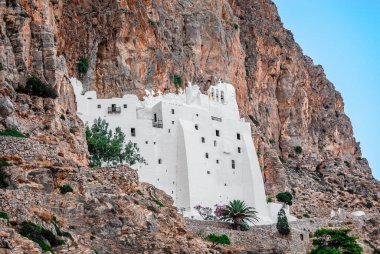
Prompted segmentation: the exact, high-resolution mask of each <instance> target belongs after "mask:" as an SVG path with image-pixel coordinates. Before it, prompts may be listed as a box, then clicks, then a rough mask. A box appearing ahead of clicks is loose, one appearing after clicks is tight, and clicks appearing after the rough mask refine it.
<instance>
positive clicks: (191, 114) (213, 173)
mask: <svg viewBox="0 0 380 254" xmlns="http://www.w3.org/2000/svg"><path fill="white" fill-rule="evenodd" d="M71 83H72V85H73V87H74V92H75V96H76V102H77V114H78V116H79V117H80V118H81V119H82V120H83V122H84V123H88V124H92V122H93V121H94V120H95V119H96V118H99V117H100V118H103V119H105V120H106V121H107V122H108V123H109V125H110V127H111V128H116V127H120V128H121V129H122V130H123V132H124V133H125V134H126V139H127V140H126V141H127V142H128V141H129V140H131V141H132V142H133V143H136V144H137V146H138V147H139V148H140V154H141V155H142V156H143V157H144V158H145V160H146V162H147V164H146V165H145V164H141V165H135V168H136V169H137V170H138V173H139V177H140V179H141V180H142V181H145V182H148V183H151V184H153V185H155V186H156V187H158V188H160V189H162V190H164V191H165V192H166V193H167V194H169V195H171V196H172V197H173V199H174V202H175V205H176V206H177V207H178V208H179V210H180V211H182V212H183V213H184V215H185V216H188V217H194V218H198V214H197V211H196V210H195V209H194V207H195V206H196V205H201V206H204V207H214V206H215V205H216V204H221V205H222V204H227V203H228V202H229V201H231V200H234V199H240V200H244V201H245V202H246V203H247V205H249V206H253V207H255V209H256V210H257V211H258V215H259V218H260V222H259V224H270V223H273V222H275V221H276V218H277V212H278V210H279V209H277V208H278V207H274V206H273V205H271V206H270V207H269V206H268V204H267V203H266V196H265V190H264V182H263V178H262V175H261V170H260V165H259V162H258V159H257V155H256V150H255V147H254V145H253V141H252V136H251V127H250V124H249V123H247V122H245V121H242V120H241V118H240V115H239V110H238V105H237V102H236V98H235V97H236V95H235V89H234V87H233V86H232V85H231V84H227V83H219V84H217V85H215V86H211V87H210V89H209V90H208V93H207V94H202V93H201V92H200V89H199V87H198V86H196V85H191V84H189V86H188V87H186V89H185V93H179V94H165V95H162V94H161V93H160V92H159V93H158V95H157V96H155V95H154V93H153V92H151V91H147V96H146V97H145V98H144V100H143V101H140V100H139V99H138V98H137V96H135V95H125V96H123V97H122V98H111V99H98V98H97V95H96V92H95V91H88V92H86V93H83V88H82V84H81V83H80V82H79V81H78V80H77V79H75V78H72V79H71Z"/></svg>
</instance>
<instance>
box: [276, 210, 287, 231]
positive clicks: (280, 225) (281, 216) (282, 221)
mask: <svg viewBox="0 0 380 254" xmlns="http://www.w3.org/2000/svg"><path fill="white" fill-rule="evenodd" d="M276 228H277V230H278V232H279V233H280V234H281V235H288V234H289V233H290V227H289V223H288V218H286V214H285V210H284V209H282V208H281V209H280V211H279V212H278V217H277V225H276Z"/></svg>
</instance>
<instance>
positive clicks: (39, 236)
mask: <svg viewBox="0 0 380 254" xmlns="http://www.w3.org/2000/svg"><path fill="white" fill-rule="evenodd" d="M20 235H22V236H24V237H26V238H28V239H30V240H32V241H34V242H36V243H37V244H38V245H40V247H41V249H43V250H45V251H50V252H53V251H52V249H51V247H55V246H59V245H62V244H64V243H65V241H63V240H60V239H58V238H57V237H56V236H55V235H54V234H53V232H51V231H50V230H48V229H45V228H43V227H41V226H39V225H36V224H34V223H33V222H30V221H23V222H22V223H21V228H20ZM45 241H47V242H49V244H50V246H49V245H48V244H46V243H45Z"/></svg>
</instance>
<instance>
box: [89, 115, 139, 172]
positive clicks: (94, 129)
mask: <svg viewBox="0 0 380 254" xmlns="http://www.w3.org/2000/svg"><path fill="white" fill-rule="evenodd" d="M108 126H109V125H108V123H107V122H106V121H105V120H102V119H101V118H98V119H96V120H95V121H94V124H93V125H92V126H91V127H88V126H87V128H86V139H87V145H88V151H89V153H90V155H91V157H90V164H89V166H90V167H100V166H101V165H102V163H106V164H111V165H116V164H122V163H127V164H129V165H131V166H132V165H134V164H136V163H138V162H139V163H145V159H144V158H143V157H142V156H141V155H140V154H139V148H138V147H137V146H136V145H135V144H133V143H132V142H131V141H129V142H128V143H127V144H126V145H124V141H125V134H124V133H123V132H122V130H121V129H120V128H116V130H115V132H113V131H112V130H110V129H108Z"/></svg>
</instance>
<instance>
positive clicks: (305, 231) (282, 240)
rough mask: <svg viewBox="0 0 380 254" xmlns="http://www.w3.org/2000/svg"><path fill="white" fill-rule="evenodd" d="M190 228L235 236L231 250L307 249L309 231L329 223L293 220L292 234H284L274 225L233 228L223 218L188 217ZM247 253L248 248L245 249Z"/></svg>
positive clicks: (281, 251) (204, 235)
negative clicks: (208, 219)
mask: <svg viewBox="0 0 380 254" xmlns="http://www.w3.org/2000/svg"><path fill="white" fill-rule="evenodd" d="M187 225H188V228H189V229H190V230H191V231H192V232H193V233H194V234H196V235H198V236H200V237H206V236H207V235H209V234H212V233H215V234H219V235H220V234H226V235H228V237H229V238H230V240H231V247H227V250H229V249H230V250H234V251H242V250H244V251H250V252H249V253H276V254H278V253H294V254H296V253H297V254H301V253H306V252H307V250H308V248H309V247H310V241H309V233H310V232H314V231H315V230H316V229H318V228H320V227H326V226H327V222H326V220H321V219H308V220H299V221H296V222H291V223H289V225H290V227H291V235H289V236H286V237H284V236H281V235H280V234H279V233H278V232H277V229H276V224H273V225H260V226H259V225H255V226H252V227H251V228H250V229H249V231H237V230H232V229H231V227H230V224H229V223H225V222H219V221H198V220H187ZM241 253H246V252H241Z"/></svg>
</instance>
